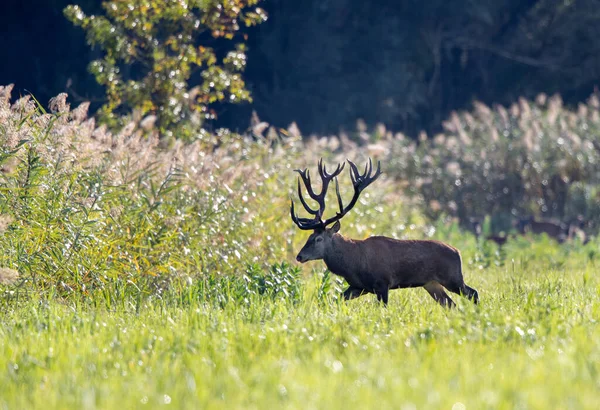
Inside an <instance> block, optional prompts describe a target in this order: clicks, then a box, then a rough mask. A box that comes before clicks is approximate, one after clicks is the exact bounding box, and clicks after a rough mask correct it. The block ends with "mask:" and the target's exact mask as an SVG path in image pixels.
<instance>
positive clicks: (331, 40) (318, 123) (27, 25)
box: [0, 0, 600, 135]
mask: <svg viewBox="0 0 600 410" xmlns="http://www.w3.org/2000/svg"><path fill="white" fill-rule="evenodd" d="M70 3H77V4H79V5H80V6H81V7H82V8H83V9H84V10H85V11H86V12H87V13H90V14H94V13H100V12H101V11H102V9H101V6H100V5H101V2H100V1H99V0H78V1H73V0H39V1H34V0H4V1H3V3H2V12H1V13H0V39H1V41H0V55H1V56H2V62H1V64H0V84H8V83H15V85H16V93H21V94H25V93H29V92H31V93H32V94H33V95H34V96H35V97H36V98H38V100H40V101H41V102H42V103H43V104H45V103H46V102H47V101H48V100H49V98H51V97H52V96H54V95H56V94H58V93H59V92H63V91H66V92H68V93H69V95H70V100H71V101H73V102H78V101H83V100H89V101H92V104H93V105H92V108H93V107H94V106H99V105H100V103H102V101H103V100H102V98H103V90H102V89H101V88H100V87H99V86H98V85H97V84H96V83H95V81H94V79H93V77H92V76H91V75H90V74H88V72H87V65H88V64H89V62H90V61H91V60H93V59H94V58H97V57H98V54H97V52H96V51H94V50H91V49H90V48H89V46H88V45H87V44H86V41H85V34H84V32H83V31H82V30H81V29H79V28H77V27H74V26H73V25H72V24H71V23H70V22H69V21H67V19H66V18H65V17H64V16H63V9H64V7H65V6H67V5H68V4H70ZM599 6H600V2H598V0H561V1H558V0H456V1H444V0H431V1H416V0H396V1H393V0H375V1H368V2H367V1H357V0H303V1H291V0H287V1H286V0H267V1H264V2H263V3H262V7H263V8H265V9H266V10H267V12H268V14H269V20H268V21H267V22H266V23H264V24H261V25H259V26H257V27H254V28H251V29H249V31H248V34H249V39H248V46H249V53H248V67H247V70H246V72H245V78H246V80H247V83H248V87H249V89H250V90H251V92H252V95H253V98H254V102H253V103H252V104H246V105H240V106H223V107H221V108H220V112H219V114H220V115H219V119H218V122H219V123H218V125H222V126H227V127H230V128H233V129H238V130H243V129H245V128H246V127H247V126H248V124H249V119H250V115H251V112H252V110H255V111H256V112H257V113H258V115H259V117H260V118H261V119H263V120H266V121H268V122H270V123H272V124H276V125H278V126H287V125H288V124H289V123H290V122H292V121H296V122H297V123H298V125H299V127H300V129H301V130H302V131H303V132H304V133H320V134H323V133H333V132H337V131H338V130H339V129H340V128H346V129H353V128H354V127H355V122H356V120H357V119H358V118H362V119H364V120H365V121H366V122H367V123H368V124H374V123H376V122H383V123H385V124H386V125H388V127H390V128H392V129H394V130H398V131H404V132H406V133H409V134H412V135H414V134H416V133H417V132H418V131H419V130H421V129H425V130H427V131H436V130H437V129H438V128H439V126H440V123H441V121H443V120H444V119H445V118H446V117H447V116H448V114H449V112H450V111H451V110H455V109H461V108H468V107H469V106H470V104H471V103H472V101H474V100H481V101H483V102H486V103H488V104H492V103H502V104H506V103H509V102H512V101H514V100H516V99H517V98H518V97H520V96H523V97H527V98H532V97H534V96H535V95H536V94H538V93H540V92H544V93H549V94H550V93H560V94H561V95H562V97H563V98H564V100H565V101H566V102H567V103H576V102H579V101H582V100H584V99H586V98H587V97H588V96H589V95H590V94H591V93H592V92H593V90H594V87H595V85H596V84H598V80H599V79H600V40H599V39H600V7H599Z"/></svg>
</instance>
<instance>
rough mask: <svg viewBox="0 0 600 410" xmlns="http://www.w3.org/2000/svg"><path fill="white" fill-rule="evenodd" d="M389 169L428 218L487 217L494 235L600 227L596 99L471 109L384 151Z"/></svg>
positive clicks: (465, 221) (543, 99) (465, 220)
mask: <svg viewBox="0 0 600 410" xmlns="http://www.w3.org/2000/svg"><path fill="white" fill-rule="evenodd" d="M390 150H391V151H392V152H391V155H390V159H391V162H390V166H391V167H393V168H394V171H393V172H394V173H395V175H396V177H397V178H399V179H401V180H406V181H410V182H409V183H408V187H409V190H408V192H411V193H413V194H418V195H419V196H420V198H421V199H422V200H423V201H424V202H423V206H422V210H423V212H424V213H425V214H426V215H428V216H429V217H430V218H431V219H433V220H435V219H436V218H438V217H440V216H441V215H446V216H451V217H456V218H458V219H459V220H460V222H461V224H462V225H463V226H469V224H470V223H471V222H472V221H473V220H479V221H481V220H483V219H484V218H485V217H490V218H491V229H492V231H495V232H496V233H497V232H500V231H504V232H505V233H506V232H509V231H511V230H514V227H515V225H514V223H515V221H516V220H519V219H525V218H530V217H532V216H533V217H535V218H536V219H538V220H540V219H542V220H554V221H557V222H559V223H563V224H572V223H577V224H579V225H582V226H584V228H585V229H586V230H587V231H588V233H593V234H595V233H597V230H598V227H599V226H600V216H599V215H600V101H599V99H598V96H597V95H595V94H594V95H592V96H591V97H590V98H589V100H588V102H587V103H586V104H580V105H579V107H578V108H577V109H576V110H571V109H568V108H566V107H564V106H563V103H562V100H561V98H560V97H559V96H553V97H547V96H546V95H544V94H540V95H539V96H538V97H537V99H536V100H535V101H527V100H525V99H523V98H521V99H519V101H518V102H516V103H514V104H512V105H511V106H510V107H508V108H505V107H503V106H495V107H488V106H486V105H484V104H481V103H477V104H475V108H474V110H472V111H469V112H458V113H457V112H455V113H453V114H452V115H451V117H450V118H449V119H448V120H447V121H445V122H444V132H443V133H440V134H438V135H435V136H433V138H428V139H422V140H421V141H419V142H412V141H410V140H407V139H400V142H399V143H393V144H391V145H390Z"/></svg>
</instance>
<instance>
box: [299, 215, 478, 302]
mask: <svg viewBox="0 0 600 410" xmlns="http://www.w3.org/2000/svg"><path fill="white" fill-rule="evenodd" d="M338 229H339V223H336V225H334V227H333V228H331V229H326V230H317V231H315V232H314V233H313V234H312V235H311V237H310V238H309V239H308V241H307V243H306V245H305V246H304V248H302V250H301V251H300V253H299V254H298V257H297V258H296V259H298V261H300V262H306V261H308V260H316V259H323V260H324V262H325V264H326V265H327V268H328V269H329V270H330V271H331V272H333V273H334V274H336V275H339V276H341V277H343V278H344V279H346V281H347V282H348V284H349V285H350V286H349V288H348V289H346V290H345V291H344V298H345V299H353V298H355V297H358V296H361V295H362V294H365V293H374V294H376V295H377V299H378V300H380V301H383V303H385V304H387V301H388V292H389V290H391V289H398V288H413V287H424V288H425V289H426V290H427V291H428V292H429V294H430V295H431V296H432V297H433V298H434V299H435V300H436V301H437V302H438V303H440V304H441V305H443V306H448V307H450V306H454V302H453V301H452V299H450V297H449V296H448V295H447V294H446V292H445V291H444V289H443V288H446V289H448V290H449V291H451V292H454V293H457V294H463V295H465V296H466V297H468V298H469V299H471V300H473V301H474V302H475V303H477V302H478V300H479V298H478V294H477V291H476V290H474V289H473V288H471V287H469V286H467V285H466V284H465V283H464V280H463V276H462V267H461V265H462V264H461V258H460V253H459V251H458V250H457V249H455V248H453V247H451V246H449V245H446V244H445V243H442V242H438V241H430V240H397V239H392V238H387V237H384V236H373V237H370V238H367V239H364V240H353V239H349V238H346V237H344V236H342V235H340V234H339V233H337V230H338ZM317 237H322V239H321V240H320V241H319V242H318V243H317V242H316V241H317ZM320 244H322V245H320ZM442 286H443V287H442Z"/></svg>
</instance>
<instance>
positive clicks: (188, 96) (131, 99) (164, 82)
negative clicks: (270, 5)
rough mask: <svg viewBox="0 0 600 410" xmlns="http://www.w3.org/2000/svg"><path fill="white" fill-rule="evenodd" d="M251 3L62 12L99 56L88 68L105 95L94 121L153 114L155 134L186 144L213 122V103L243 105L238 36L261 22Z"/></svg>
mask: <svg viewBox="0 0 600 410" xmlns="http://www.w3.org/2000/svg"><path fill="white" fill-rule="evenodd" d="M258 1H259V0H228V1H219V0H209V1H205V0H191V1H175V2H174V1H170V0H151V1H150V0H127V1H120V0H119V1H114V0H113V1H105V2H103V8H104V10H105V15H104V16H101V15H91V16H88V15H86V14H85V13H84V12H83V10H82V9H81V8H80V7H79V6H77V5H71V6H68V7H67V8H66V9H65V15H66V16H67V18H68V19H69V20H70V21H71V22H72V23H73V24H75V25H78V26H81V27H82V28H83V29H84V30H85V31H86V33H87V40H88V42H89V44H90V45H92V46H93V47H98V48H99V49H100V50H101V51H102V54H103V56H102V58H101V59H98V60H95V61H93V62H92V63H91V65H90V71H91V73H92V74H93V75H94V77H95V78H96V81H97V82H98V83H99V84H101V85H103V86H104V87H105V88H106V95H107V98H108V102H107V103H106V104H104V106H103V107H102V109H101V111H100V114H101V118H103V119H104V120H106V121H108V122H109V124H113V125H114V124H116V123H118V122H119V119H120V117H119V115H122V114H126V113H131V112H132V111H134V112H136V115H137V116H140V117H143V116H146V115H149V114H152V115H155V116H156V119H157V125H158V127H159V129H160V131H161V134H163V135H167V136H176V137H178V138H188V139H189V138H192V137H193V136H195V134H197V133H198V132H199V131H200V129H202V127H203V126H204V122H205V121H206V120H209V119H213V118H214V117H215V111H214V109H213V108H211V107H213V106H214V104H215V103H218V102H227V103H238V102H242V101H250V100H251V99H250V94H249V92H248V90H247V89H246V87H245V84H244V81H243V79H242V77H241V72H242V71H243V70H244V68H245V66H246V48H245V46H244V43H243V39H242V38H240V36H241V32H242V29H243V28H244V27H248V26H252V25H255V24H258V23H260V22H262V21H264V20H266V14H265V13H264V11H263V10H262V9H261V8H259V7H255V6H256V4H257V3H258ZM232 41H233V42H235V45H234V46H231V45H230V43H231V42H232ZM225 42H226V43H227V44H228V48H225V46H224V44H225ZM216 44H219V45H220V48H219V49H218V52H217V49H216V48H215V45H216ZM195 84H198V86H195V87H194V85H195Z"/></svg>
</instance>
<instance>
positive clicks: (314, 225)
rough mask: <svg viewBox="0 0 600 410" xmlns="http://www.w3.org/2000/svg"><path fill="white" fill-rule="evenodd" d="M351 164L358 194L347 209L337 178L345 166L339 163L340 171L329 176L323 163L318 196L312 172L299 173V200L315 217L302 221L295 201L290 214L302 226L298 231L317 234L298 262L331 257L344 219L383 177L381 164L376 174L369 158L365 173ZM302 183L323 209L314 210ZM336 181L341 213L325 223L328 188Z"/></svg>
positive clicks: (320, 164)
mask: <svg viewBox="0 0 600 410" xmlns="http://www.w3.org/2000/svg"><path fill="white" fill-rule="evenodd" d="M347 161H348V164H349V165H350V179H351V180H352V186H353V187H354V195H353V196H352V199H351V200H350V202H349V203H348V205H347V206H344V204H343V201H342V197H341V195H340V187H339V183H338V179H337V176H338V175H339V174H340V173H341V172H342V170H343V169H344V166H345V163H342V164H338V166H337V168H336V169H335V171H334V172H332V173H331V174H329V173H328V172H327V168H326V167H325V166H324V165H323V159H321V160H319V164H318V171H319V176H320V177H321V191H320V192H319V193H318V194H317V193H315V191H314V189H313V187H312V185H311V180H310V173H309V171H308V169H304V170H300V169H297V170H295V171H296V172H298V173H299V174H300V177H299V178H298V197H299V198H300V203H302V206H303V207H304V209H305V210H306V212H308V213H309V214H311V215H313V218H300V217H298V215H296V212H295V211H294V201H293V200H292V201H291V207H290V214H291V217H292V221H294V223H295V224H296V225H297V226H298V228H300V229H302V230H312V231H313V233H312V234H311V235H310V236H309V238H308V240H307V241H306V244H305V245H304V247H303V248H302V250H301V251H300V253H298V256H297V257H296V260H297V261H298V262H302V263H304V262H306V261H309V260H317V259H323V258H324V257H325V255H326V254H327V251H328V250H329V249H330V247H331V241H332V238H333V235H334V234H335V233H337V232H338V231H339V229H340V222H339V221H340V219H342V218H343V217H344V215H346V214H347V213H348V212H349V211H350V210H351V209H352V207H354V205H355V204H356V201H358V197H359V196H360V193H361V192H362V191H363V190H364V189H365V188H366V187H368V186H369V185H370V184H371V183H372V182H373V181H375V180H376V179H377V178H379V176H380V175H381V164H380V163H379V162H377V170H376V171H375V173H374V174H373V163H372V162H371V159H370V158H369V162H368V163H367V164H366V165H365V170H364V172H363V173H362V174H361V173H360V172H359V170H358V167H357V166H356V165H355V164H354V163H353V162H352V161H350V160H347ZM300 180H302V182H303V183H304V186H305V188H306V192H308V196H309V197H310V198H311V199H312V200H314V201H315V202H317V204H318V206H319V208H318V209H313V208H311V207H310V206H309V205H308V203H307V202H306V201H305V199H304V195H303V194H302V187H301V183H300ZM332 180H334V181H335V193H336V196H337V202H338V206H339V211H338V212H336V214H335V215H334V216H332V217H331V218H328V219H326V220H323V215H324V213H325V197H326V196H327V189H328V188H329V183H330V182H331V181H332ZM331 224H334V225H333V226H332V227H331V228H328V226H329V225H331Z"/></svg>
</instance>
